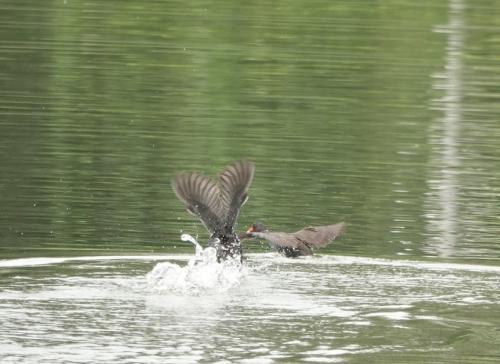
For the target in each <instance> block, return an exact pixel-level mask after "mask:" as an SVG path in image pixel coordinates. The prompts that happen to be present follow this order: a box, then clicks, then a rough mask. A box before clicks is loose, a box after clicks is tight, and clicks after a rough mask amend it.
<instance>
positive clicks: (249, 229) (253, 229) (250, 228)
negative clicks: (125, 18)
mask: <svg viewBox="0 0 500 364" xmlns="http://www.w3.org/2000/svg"><path fill="white" fill-rule="evenodd" d="M254 231H255V228H254V227H253V226H250V227H249V228H248V230H247V234H250V233H253V232H254Z"/></svg>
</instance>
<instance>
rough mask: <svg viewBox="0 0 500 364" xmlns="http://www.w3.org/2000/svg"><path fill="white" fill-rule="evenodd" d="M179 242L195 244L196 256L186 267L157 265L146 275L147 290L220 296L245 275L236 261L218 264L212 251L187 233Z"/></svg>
mask: <svg viewBox="0 0 500 364" xmlns="http://www.w3.org/2000/svg"><path fill="white" fill-rule="evenodd" d="M181 240H183V241H189V242H190V243H192V244H193V245H194V248H195V255H194V256H193V257H191V258H190V259H189V261H188V263H187V265H186V266H179V265H178V264H175V263H170V262H163V263H158V264H157V265H156V266H155V267H154V268H153V270H152V271H151V272H149V273H148V274H147V276H146V279H147V284H148V288H149V289H150V290H152V291H153V292H157V293H168V292H175V293H182V294H188V295H200V294H210V293H220V292H225V291H227V290H229V289H231V288H233V287H235V286H238V285H239V284H240V283H241V280H242V279H243V277H244V276H245V275H246V274H247V270H246V269H244V267H243V266H242V264H241V262H240V260H239V259H228V260H226V261H224V262H221V263H219V262H217V251H216V250H215V248H213V247H208V248H205V249H203V247H202V246H201V245H200V244H199V243H198V242H197V241H196V239H194V238H193V237H192V236H191V235H189V234H182V235H181Z"/></svg>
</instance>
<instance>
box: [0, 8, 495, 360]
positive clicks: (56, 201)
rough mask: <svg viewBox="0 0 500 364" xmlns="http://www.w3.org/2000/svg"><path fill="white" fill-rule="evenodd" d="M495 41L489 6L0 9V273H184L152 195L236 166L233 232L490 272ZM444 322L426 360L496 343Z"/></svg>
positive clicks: (185, 226) (176, 222)
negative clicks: (107, 267) (437, 352)
mask: <svg viewBox="0 0 500 364" xmlns="http://www.w3.org/2000/svg"><path fill="white" fill-rule="evenodd" d="M499 34H500V3H499V2H498V1H494V0H475V1H472V0H449V1H442V0H438V1H428V0H423V1H417V2H415V1H390V0H387V1H368V0H360V1H346V0H342V1H334V2H333V1H325V0H315V1H245V2H215V1H208V2H206V1H159V0H155V1H137V0H130V1H117V0H108V1H80V0H57V1H55V0H52V1H45V2H40V1H34V0H1V1H0V259H12V258H27V257H56V256H88V255H130V254H156V255H157V254H172V253H191V252H192V248H191V247H190V246H187V244H186V243H183V242H181V241H180V234H181V232H187V233H190V234H192V235H199V237H200V240H202V241H203V240H204V238H205V237H206V233H205V230H204V227H203V226H202V225H201V224H200V223H199V222H198V221H196V220H195V219H193V218H192V217H191V216H190V215H189V214H187V213H186V212H185V211H184V209H183V207H182V206H181V204H180V203H179V201H178V200H177V199H176V197H175V195H174V193H173V192H172V190H171V188H170V179H171V178H172V177H173V176H174V175H175V174H176V173H178V172H179V171H182V170H197V171H201V172H204V173H206V174H209V175H212V176H215V175H216V174H217V173H218V171H219V170H220V169H221V168H222V167H223V166H224V165H226V164H228V163H230V162H232V161H234V160H236V159H240V158H247V159H249V160H251V161H253V162H254V163H255V165H256V174H255V178H254V182H253V185H252V186H251V188H250V200H249V201H248V203H247V204H246V205H245V206H244V208H243V209H242V211H241V214H240V219H239V229H240V230H243V229H246V227H247V226H248V225H249V224H251V223H253V222H255V221H261V222H264V223H265V224H266V225H268V226H269V227H270V228H272V229H274V230H284V231H294V230H298V229H299V228H301V227H303V226H306V225H324V224H332V223H336V222H339V221H345V222H346V224H347V232H346V234H345V236H343V237H342V238H341V239H340V240H338V241H337V242H335V243H334V244H332V245H330V246H329V247H328V248H325V249H323V250H322V251H321V254H324V255H327V256H332V255H334V256H357V257H366V258H385V259H389V260H391V261H392V260H395V261H398V260H402V259H409V260H412V261H432V262H436V263H450V262H451V263H457V264H458V263H460V264H463V263H466V264H482V265H490V266H491V265H492V266H498V265H499V264H500V244H499V241H498V234H499V231H500V203H499V201H500V36H499ZM264 251H266V252H267V249H266V247H265V246H262V245H260V244H258V243H256V242H254V243H248V244H247V245H246V252H248V253H259V252H264ZM150 268H151V267H150V266H148V267H147V268H146V267H143V268H141V269H140V270H139V272H140V274H146V273H147V271H148V269H150ZM307 271H308V269H306V268H304V272H307ZM15 272H16V273H15V274H23V273H22V272H23V270H22V269H20V270H16V271H15ZM55 272H59V269H57V268H53V270H51V269H49V270H48V271H43V273H40V274H41V277H42V278H44V279H45V278H47V279H48V278H49V277H50V275H51V274H55ZM413 273H414V274H415V275H418V270H417V271H415V272H413ZM9 274H10V273H9ZM12 274H14V273H12ZM30 274H31V273H30ZM351 274H353V275H354V276H355V275H356V273H353V272H351ZM464 274H465V273H464ZM495 274H496V276H497V274H498V273H495ZM495 274H494V276H495ZM465 275H466V276H467V274H465ZM411 276H412V274H409V275H408V276H405V277H406V278H404V279H411V278H409V277H411ZM458 277H460V274H458ZM380 278H381V279H382V278H383V277H380ZM469 278H470V277H469ZM404 279H402V282H403V283H401V285H400V286H399V287H398V288H396V293H394V292H391V293H388V294H396V295H397V294H398V292H399V293H402V292H405V291H406V288H405V284H404ZM458 279H459V278H458ZM464 279H465V278H464ZM488 279H492V281H493V282H496V283H497V282H498V280H496V278H491V277H490V278H488ZM466 280H467V279H466ZM0 281H1V277H0ZM479 281H480V279H478V280H477V281H476V280H474V282H475V283H473V284H476V283H477V282H479ZM496 283H495V284H496ZM4 284H5V286H4V287H6V288H5V289H9V287H10V286H9V283H8V282H7V281H6V282H4ZM495 284H492V286H491V287H490V288H491V291H489V293H487V294H486V295H493V297H496V296H495V294H494V293H492V292H494V291H495V288H494V287H495ZM11 288H12V287H11ZM497 288H498V287H497ZM382 292H386V291H385V290H384V289H382ZM387 292H388V291H387ZM316 293H317V294H325V295H326V296H325V299H327V298H328V297H330V295H334V294H335V292H333V293H332V292H329V293H328V292H327V293H324V292H323V293H320V292H316ZM344 293H345V295H346V297H349V295H350V294H352V292H350V291H346V292H344ZM311 295H314V294H313V293H311ZM430 295H431V296H433V295H439V294H438V293H437V292H432V293H430ZM285 299H286V298H285ZM13 307H14V306H13ZM492 307H496V309H497V308H498V305H494V304H491V305H490V304H488V305H481V304H478V305H475V306H474V312H475V313H476V314H475V315H476V316H477V322H483V323H484V322H486V321H487V320H486V319H485V317H488V316H489V315H490V310H491V309H492ZM439 310H443V307H440V308H439ZM429 311H430V312H431V313H432V308H429ZM464 317H467V313H466V310H465V308H464V311H461V312H460V313H459V314H457V315H456V316H454V315H453V314H451V318H450V320H451V321H452V322H453V323H454V325H455V324H456V325H458V327H459V328H457V331H454V332H453V333H450V334H449V335H450V336H449V337H448V336H447V338H443V337H440V336H439V335H440V332H439V330H438V329H436V330H437V331H432V330H431V331H432V334H431V337H430V338H429V340H430V341H432V339H431V338H439V340H442V341H443V342H454V343H456V340H455V339H456V338H457V337H458V338H459V339H457V340H459V342H460V343H461V345H462V344H463V347H460V350H459V353H464V355H465V356H466V357H467V358H470V360H472V361H474V360H478V362H481V359H479V358H481V356H480V354H481V353H477V352H476V351H475V349H474V348H476V347H477V346H478V344H479V346H481V345H482V344H481V343H484V342H488V343H490V344H491V343H492V342H493V343H495V342H498V331H497V330H496V331H495V330H493V329H491V328H490V327H488V328H487V329H486V330H482V328H483V329H484V327H483V326H479V328H478V329H477V332H476V331H474V330H475V329H471V330H472V331H471V332H472V333H471V332H469V331H467V330H469V329H470V327H469V325H473V324H471V323H468V324H464V325H461V324H458V323H457V322H462V321H460V320H462V319H463V318H464ZM252 319H255V317H252ZM311 320H312V319H311ZM181 321H182V320H181ZM311 322H312V321H311ZM417 322H418V323H417V325H416V327H413V328H412V330H410V331H408V333H409V334H408V340H409V341H411V337H412V335H413V337H422V338H423V339H425V334H422V331H421V330H423V328H422V327H420V326H419V325H420V322H419V321H418V320H417ZM309 323H310V322H309V321H307V319H306V326H307V325H309ZM452 326H453V325H452ZM486 326H487V325H486ZM423 327H424V328H428V327H427V326H425V325H424V326H423ZM375 328H377V329H380V332H382V331H383V330H382V328H381V327H379V326H375ZM262 330H264V329H262ZM384 330H385V327H384ZM433 330H434V329H433ZM464 330H465V331H464ZM492 330H493V331H492ZM376 331H377V330H375V332H376ZM445 331H446V330H445ZM463 332H465V333H466V334H464V335H466V338H467V337H472V339H471V340H470V341H467V340H466V338H465V339H464V337H463V336H461V335H462V334H461V333H463ZM467 333H468V334H467ZM474 333H477V336H474ZM370 335H371V334H370ZM370 335H368V334H367V336H366V337H365V336H363V335H361V336H359V337H356V338H355V339H352V338H351V339H346V341H345V342H344V343H345V344H346V345H349V343H355V344H356V345H357V344H358V343H359V344H366V343H368V342H371V341H370V340H372V339H373V338H370V337H371V336H370ZM388 335H389V336H392V335H394V337H400V336H399V335H400V334H399V332H397V331H396V332H393V333H390V334H388ZM434 335H435V336H434ZM453 335H455V336H453ZM456 335H458V336H456ZM467 335H470V336H467ZM488 337H489V338H491V337H493V339H486V338H488ZM462 339H463V340H462ZM290 340H292V341H293V340H294V339H293V338H290ZM416 340H417V339H416ZM436 340H438V339H436ZM439 340H438V341H439ZM446 340H448V341H446ZM460 340H462V341H460ZM495 340H496V341H495ZM424 341H425V340H424ZM402 345H403V344H402ZM415 347H416V349H415V350H416V351H415V352H419V350H424V351H425V347H426V346H425V345H423V344H422V345H420V342H418V343H417V344H416V345H415ZM495 347H497V346H495ZM380 348H382V349H381V350H382V352H384V348H385V347H384V346H383V345H381V346H380ZM273 349H276V350H277V347H274V348H273V347H272V346H271V349H270V350H271V351H272V350H273ZM313 349H314V348H312V349H311V350H313ZM321 350H322V349H321ZM390 350H392V349H389V351H390ZM412 350H413V349H412ZM485 350H486V349H485ZM118 351H119V350H118ZM313 351H314V350H313ZM445 352H446V350H445ZM486 352H487V354H488V355H489V356H488V358H493V359H492V360H498V349H494V347H493V346H492V347H488V349H487V350H486ZM455 354H456V352H455ZM311 355H312V354H311ZM457 355H458V354H457ZM221 357H222V356H221ZM221 357H217V358H218V359H220V358H221ZM311 357H313V355H312V356H311ZM381 357H382V358H383V359H381V360H383V361H386V360H387V358H388V357H385V356H383V355H381ZM458 357H459V356H456V357H455V358H458ZM294 358H299V357H298V356H294ZM354 358H356V356H354ZM362 358H365V357H364V356H362ZM412 358H413V359H414V360H415V362H416V361H418V360H416V358H420V357H418V356H417V357H409V359H408V358H407V359H405V360H409V361H412ZM485 358H486V357H484V358H483V359H484V360H486V359H485ZM67 359H68V358H64V359H61V360H63V361H64V360H67ZM215 359H216V357H210V356H208V357H207V356H205V360H206V361H207V362H210V361H212V360H215ZM351 359H352V358H351ZM420 359H421V358H420ZM427 359H429V357H427ZM235 360H236V359H235ZM297 360H298V359H297ZM363 360H364V359H363ZM441 360H444V359H443V357H441V359H440V360H438V361H439V362H441ZM464 360H465V359H464ZM285 361H286V360H285ZM403 361H404V360H403ZM187 362H190V361H189V360H187ZM395 362H398V360H395Z"/></svg>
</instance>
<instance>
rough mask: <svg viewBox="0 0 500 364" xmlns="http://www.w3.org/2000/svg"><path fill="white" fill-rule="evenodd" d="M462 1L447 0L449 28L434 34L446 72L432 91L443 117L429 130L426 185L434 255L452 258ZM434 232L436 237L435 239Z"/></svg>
mask: <svg viewBox="0 0 500 364" xmlns="http://www.w3.org/2000/svg"><path fill="white" fill-rule="evenodd" d="M463 11H464V4H463V0H450V2H449V16H450V20H449V24H448V25H447V26H446V27H445V28H442V29H439V30H437V31H440V32H444V33H446V34H447V45H446V59H445V71H444V72H443V73H442V74H439V75H436V77H435V81H434V88H435V89H438V90H440V91H442V94H443V97H442V98H440V99H437V100H434V101H435V103H436V104H437V106H438V109H440V110H443V117H442V118H441V119H438V120H437V122H436V123H435V124H436V125H434V128H432V130H431V134H430V142H431V145H432V146H433V151H432V168H433V172H432V174H433V178H432V179H431V180H430V181H429V185H430V188H431V192H430V193H429V195H428V197H429V201H428V204H427V205H428V207H429V209H428V212H429V213H428V215H427V217H428V221H429V225H430V226H429V228H430V231H431V233H432V236H433V237H434V238H433V240H432V241H431V250H432V253H433V254H437V255H438V256H441V257H448V256H451V255H452V254H453V252H454V249H455V245H456V241H457V225H458V207H457V189H458V186H457V183H458V182H457V171H458V167H460V157H459V151H458V144H459V134H460V124H461V123H462V89H463V85H462V58H461V57H462V48H463V27H464V22H463ZM436 232H437V235H436Z"/></svg>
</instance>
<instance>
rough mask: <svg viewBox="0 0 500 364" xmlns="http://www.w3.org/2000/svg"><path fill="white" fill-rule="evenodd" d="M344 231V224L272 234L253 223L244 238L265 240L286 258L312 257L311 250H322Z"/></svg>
mask: <svg viewBox="0 0 500 364" xmlns="http://www.w3.org/2000/svg"><path fill="white" fill-rule="evenodd" d="M344 230H345V223H344V222H340V223H338V224H334V225H324V226H308V227H305V228H303V229H302V230H299V231H296V232H294V233H284V232H272V231H269V230H268V229H267V228H266V227H265V226H264V225H263V224H262V223H255V224H253V225H252V226H250V227H249V228H248V230H247V231H246V234H245V237H246V238H260V239H264V240H267V241H268V243H269V246H270V247H271V248H273V249H275V250H277V251H278V252H279V253H281V254H282V255H284V256H286V257H288V258H296V257H299V256H303V255H312V254H313V249H317V248H323V247H325V246H327V245H328V244H329V243H331V242H332V241H333V240H335V239H336V238H337V237H338V236H339V235H340V234H342V233H343V232H344Z"/></svg>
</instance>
